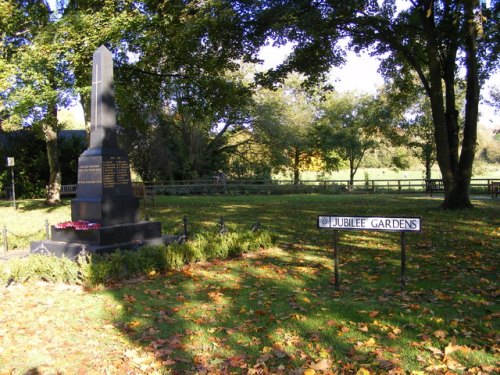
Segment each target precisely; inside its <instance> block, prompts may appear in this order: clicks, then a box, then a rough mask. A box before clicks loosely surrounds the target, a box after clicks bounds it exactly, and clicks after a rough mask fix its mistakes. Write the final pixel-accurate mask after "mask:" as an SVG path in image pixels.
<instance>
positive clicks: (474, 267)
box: [0, 197, 499, 374]
mask: <svg viewBox="0 0 500 375" xmlns="http://www.w3.org/2000/svg"><path fill="white" fill-rule="evenodd" d="M231 199H232V198H231ZM252 199H254V198H252ZM263 199H267V198H263ZM342 199H346V200H348V203H349V204H348V205H347V206H348V207H350V210H351V211H353V212H354V211H356V210H359V208H356V204H357V203H356V201H354V200H352V199H351V198H349V199H347V198H342ZM367 199H368V200H370V198H367ZM301 200H307V201H308V202H309V203H308V204H309V205H308V208H307V209H308V210H309V211H311V212H312V211H314V210H318V212H319V211H321V209H322V208H323V207H324V206H325V202H326V198H323V197H312V199H308V198H303V197H301ZM390 200H391V198H389V201H390ZM281 205H282V206H283V205H286V199H283V201H282V202H281ZM370 205H372V206H376V203H370ZM195 206H196V209H197V210H198V209H199V206H200V205H199V204H196V205H194V206H193V207H195ZM248 206H249V207H250V205H248ZM388 206H389V207H390V204H389V205H388ZM259 207H260V208H259V209H261V210H263V209H269V210H270V212H272V211H273V210H276V212H278V211H283V209H284V208H283V207H280V209H279V210H277V208H276V207H274V206H273V205H272V201H270V200H268V201H267V203H266V205H260V206H259ZM294 207H295V206H294ZM297 207H298V205H297ZM340 209H341V208H340ZM421 209H422V210H424V211H425V210H426V209H427V208H426V207H425V204H422V208H421ZM424 211H422V213H418V212H417V214H420V215H425V216H426V217H425V218H424V219H425V220H426V221H425V222H426V223H427V224H426V225H427V226H426V227H425V230H424V231H423V232H422V233H421V234H419V235H418V236H416V235H415V236H408V246H409V249H410V250H409V252H408V271H409V272H408V275H409V277H410V280H409V284H408V291H407V293H406V294H404V295H402V294H401V293H399V291H398V283H397V279H398V277H399V274H398V273H399V268H398V267H399V265H398V260H399V259H398V256H399V253H398V251H399V250H398V245H397V241H398V239H397V236H391V235H379V234H377V235H372V234H370V233H364V232H363V233H361V234H360V235H359V236H358V235H357V234H355V233H354V232H353V233H349V234H346V235H342V237H341V239H340V243H341V246H342V247H341V253H340V256H341V281H342V283H341V290H340V292H335V291H334V290H333V285H332V258H331V244H330V239H325V236H326V235H325V236H323V235H322V234H321V233H320V234H318V233H316V232H314V233H315V235H314V236H315V240H314V241H304V239H303V238H304V236H305V234H303V235H301V236H302V238H299V237H300V236H299V235H298V234H294V233H291V232H290V233H288V234H286V239H287V240H286V241H285V242H284V243H283V244H280V245H279V246H278V247H276V248H273V249H267V250H265V251H260V252H257V253H254V254H245V255H244V256H243V257H241V258H237V259H233V260H228V261H212V262H206V263H202V264H198V265H194V266H191V267H186V268H184V269H183V270H181V271H175V272H170V273H169V274H167V275H154V277H151V278H143V279H139V280H137V282H134V283H122V284H121V285H115V286H113V287H110V288H108V289H104V290H102V291H96V292H92V293H89V294H88V295H87V293H83V294H81V295H78V294H71V293H69V294H67V293H66V292H63V293H59V294H63V295H64V299H67V298H68V297H71V298H74V299H76V300H81V302H79V303H80V304H81V305H80V307H79V308H76V307H75V308H71V309H69V314H66V315H63V318H62V322H63V323H64V324H63V326H67V327H69V328H68V329H67V330H66V331H67V332H68V333H71V332H73V330H75V331H76V332H81V331H82V328H81V327H86V329H87V330H88V331H89V332H87V333H86V334H87V336H84V335H81V334H79V335H75V336H76V337H78V341H77V340H76V339H68V337H71V336H70V335H69V334H67V333H66V332H65V331H64V330H63V329H62V328H61V327H59V326H58V323H57V321H58V320H57V319H54V320H50V319H48V318H46V317H45V318H43V317H42V316H40V314H31V315H23V314H19V316H18V318H19V319H20V321H18V322H17V325H11V326H9V330H8V331H9V332H7V333H5V331H2V335H7V336H11V335H13V333H12V332H10V331H13V332H15V331H16V329H17V328H16V327H20V326H23V325H24V324H23V323H22V321H23V319H29V320H30V321H36V320H37V319H39V322H38V326H37V327H40V326H45V325H46V324H50V325H52V326H53V327H51V330H52V332H54V330H57V333H58V334H59V335H61V336H64V335H66V337H67V338H66V339H65V342H64V340H61V341H62V342H64V343H62V342H59V341H56V340H53V341H52V344H50V345H48V346H46V347H44V349H43V350H44V351H40V353H41V356H42V358H41V359H39V358H37V357H36V356H35V354H36V351H34V350H33V349H32V348H33V347H37V345H31V344H28V345H31V346H29V347H28V350H24V349H25V347H26V345H25V341H26V340H27V339H26V338H27V337H29V336H30V335H31V331H32V330H33V329H34V328H33V327H32V328H29V327H30V326H34V325H35V324H34V323H29V324H27V325H26V326H27V327H28V328H27V330H25V331H23V330H22V329H18V331H17V332H20V333H21V336H22V337H23V340H24V341H22V340H19V341H17V342H16V344H17V347H14V348H10V349H9V350H11V352H9V357H7V356H3V355H2V354H3V353H1V354H0V355H2V358H7V360H5V359H4V361H3V362H2V365H1V366H4V367H5V366H7V368H9V369H12V368H14V367H16V368H19V363H21V361H20V360H19V359H18V360H17V362H15V360H13V359H11V357H10V355H11V354H14V355H17V358H21V354H20V353H22V354H26V353H29V357H28V358H29V360H28V361H27V363H26V366H25V367H26V368H28V367H29V368H33V367H35V366H36V365H40V366H41V364H42V365H45V366H53V367H52V368H54V369H57V370H61V369H62V370H65V369H67V368H71V367H70V365H68V363H67V362H65V361H64V360H61V359H60V357H58V355H57V354H55V352H56V349H55V348H56V347H59V350H60V351H62V352H63V351H64V349H65V348H66V347H72V348H71V349H67V351H69V352H71V353H72V354H71V355H72V356H73V358H74V361H73V363H82V365H80V366H81V367H80V370H82V371H83V372H85V371H86V372H88V373H92V372H94V373H100V372H99V371H101V372H102V371H104V370H103V369H108V370H106V371H108V372H110V373H112V372H113V371H114V372H115V373H119V372H120V371H122V373H126V372H130V373H154V371H160V372H162V373H169V372H172V373H248V374H252V373H253V374H257V373H260V374H265V373H283V374H304V373H308V374H320V373H346V374H378V373H393V374H398V373H411V372H414V373H415V374H417V373H460V372H469V373H472V374H480V373H482V374H488V373H491V374H493V373H495V372H498V368H497V367H496V366H497V363H498V338H499V337H498V334H497V332H498V309H497V308H496V306H495V300H496V297H498V285H497V282H496V278H495V264H496V263H495V247H493V246H492V245H491V241H489V240H487V241H484V240H482V241H479V240H478V237H480V236H486V238H488V239H489V237H488V236H490V237H491V236H492V233H494V230H492V229H491V226H492V224H491V223H490V224H488V223H489V222H488V221H486V222H483V226H485V227H486V226H488V225H489V227H487V228H484V229H482V231H480V232H478V234H475V233H473V232H470V231H469V232H467V235H465V234H462V233H464V230H463V229H461V226H462V223H461V221H465V220H466V219H467V218H466V217H465V216H468V215H469V216H471V215H475V214H474V212H472V213H470V214H467V215H465V214H464V218H459V219H458V220H455V218H454V217H453V216H452V215H450V214H449V213H446V212H445V213H443V212H441V211H440V212H437V211H436V212H435V211H429V212H430V213H429V214H427V213H425V212H424ZM339 212H341V211H339ZM254 217H255V215H254ZM304 217H305V216H301V215H298V217H297V218H290V219H288V220H289V221H294V220H295V221H297V222H293V223H292V222H287V225H286V227H285V228H288V227H290V228H294V227H297V226H301V227H303V228H306V227H307V225H305V224H304V223H303V221H304ZM492 217H493V216H492ZM441 221H443V222H441ZM490 221H491V220H490ZM445 226H447V227H446V230H441V229H440V228H444V227H445ZM304 233H306V231H304ZM311 233H312V232H311ZM393 237H396V238H393ZM452 237H455V238H452ZM311 238H312V237H311ZM483 242H484V244H485V247H484V249H483V248H481V246H482V245H481V244H482V243H483ZM27 288H28V287H27ZM29 288H31V286H30V287H29ZM43 293H44V292H43V291H38V293H35V294H37V297H36V298H31V300H30V298H28V296H26V300H27V301H29V302H26V301H16V302H15V303H17V304H19V305H20V306H14V305H15V304H14V305H13V306H12V307H13V308H17V311H22V310H24V309H26V306H28V307H30V306H31V305H33V306H35V307H36V306H38V300H37V299H38V298H40V296H43ZM49 294H50V293H49ZM2 297H3V295H2ZM9 298H12V295H10V296H9ZM43 298H44V297H43ZM43 298H42V300H43V301H45V299H43ZM57 298H61V297H60V296H58V295H57V293H56V294H54V295H53V299H52V302H50V301H49V302H44V304H45V305H43V304H42V305H43V307H44V308H46V309H49V310H50V311H51V312H52V313H53V314H55V316H58V315H57V314H59V312H58V311H59V309H61V310H62V311H65V310H64V308H63V307H62V305H60V304H59V303H56V302H57ZM33 306H31V308H32V309H34V307H33ZM82 306H83V308H82ZM2 314H4V315H5V313H4V312H2ZM61 314H62V313H61ZM79 314H80V315H79ZM4 315H1V316H2V318H3V317H4ZM67 315H68V316H71V315H73V320H75V321H76V322H77V323H78V324H76V325H77V326H78V327H79V330H78V329H77V327H75V328H71V327H72V326H71V323H72V322H71V319H69V321H68V319H66V316H67ZM9 317H10V318H14V319H16V317H14V316H9ZM65 319H66V320H67V321H66V322H65V321H64V320H65ZM0 321H1V322H2V327H1V328H0V329H4V327H3V319H2V320H0ZM96 322H98V323H96ZM33 339H34V341H36V337H34V338H33ZM10 340H12V339H10ZM3 341H4V340H3V336H2V343H3ZM39 341H42V340H41V339H38V342H39ZM49 341H50V340H49ZM75 341H77V343H78V345H79V346H77V345H75ZM87 341H88V342H87ZM101 343H104V345H102V348H101V349H100V351H99V353H98V354H95V353H94V352H95V351H96V347H97V346H98V345H100V344H101ZM2 345H3V344H2ZM73 346H74V347H76V348H77V349H75V348H73ZM80 347H84V348H87V350H83V351H82V350H80V349H79V348H80ZM89 348H91V349H89ZM16 351H18V353H17V354H16ZM4 352H5V349H4ZM82 361H83V362H82ZM13 363H14V365H12V364H13ZM28 363H29V365H28ZM5 364H6V365H5ZM30 366H31V367H30ZM73 366H74V365H73ZM2 368H3V367H2ZM72 370H74V368H73V369H72ZM69 372H70V373H74V372H76V371H69Z"/></svg>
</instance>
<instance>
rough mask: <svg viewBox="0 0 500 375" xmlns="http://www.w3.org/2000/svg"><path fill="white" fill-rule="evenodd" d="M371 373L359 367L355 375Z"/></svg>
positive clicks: (368, 374)
mask: <svg viewBox="0 0 500 375" xmlns="http://www.w3.org/2000/svg"><path fill="white" fill-rule="evenodd" d="M370 374H371V372H370V371H368V370H367V369H365V368H364V367H361V368H360V369H359V370H358V371H357V372H356V375H370Z"/></svg>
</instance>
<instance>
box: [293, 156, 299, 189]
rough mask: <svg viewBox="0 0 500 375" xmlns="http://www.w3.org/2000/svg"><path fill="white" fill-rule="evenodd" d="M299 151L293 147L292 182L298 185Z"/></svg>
mask: <svg viewBox="0 0 500 375" xmlns="http://www.w3.org/2000/svg"><path fill="white" fill-rule="evenodd" d="M299 164H300V152H299V150H298V149H297V148H295V149H294V155H293V184H294V185H298V184H299V182H300V170H299Z"/></svg>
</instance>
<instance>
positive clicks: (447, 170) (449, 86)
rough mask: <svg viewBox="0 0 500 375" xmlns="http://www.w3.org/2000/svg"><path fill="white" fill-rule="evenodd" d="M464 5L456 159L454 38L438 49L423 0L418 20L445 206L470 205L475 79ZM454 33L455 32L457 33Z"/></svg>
mask: <svg viewBox="0 0 500 375" xmlns="http://www.w3.org/2000/svg"><path fill="white" fill-rule="evenodd" d="M464 4H466V5H465V13H466V17H465V23H464V25H459V26H457V27H465V28H466V29H467V41H466V63H465V65H466V82H467V83H466V105H465V121H464V132H463V141H462V151H461V155H460V158H459V157H458V153H459V132H458V111H457V110H456V99H455V92H454V85H455V61H456V53H457V52H456V51H457V49H456V41H455V40H454V39H452V40H451V41H448V44H449V45H447V46H446V47H447V49H446V50H444V51H443V50H441V49H440V47H439V46H438V43H437V40H436V32H435V24H434V12H429V13H428V11H430V9H431V8H432V2H426V6H427V7H428V9H422V20H423V25H424V28H425V32H426V39H427V40H426V42H427V56H428V58H429V66H428V67H429V73H430V89H429V91H428V94H429V97H430V100H431V108H432V117H433V122H434V130H435V132H434V138H435V142H436V152H437V161H438V165H439V168H440V170H441V174H442V176H443V185H444V190H445V197H444V202H443V204H442V207H443V208H446V209H461V208H469V207H472V205H471V202H470V198H469V187H470V179H471V176H472V164H473V161H474V154H475V143H476V132H477V119H478V104H479V79H478V63H477V56H476V52H477V45H476V31H475V22H474V11H473V5H472V4H469V2H468V1H465V2H464ZM428 14H431V16H427V15H428ZM456 34H457V35H458V32H457V33H456ZM443 80H444V86H445V91H444V92H443V87H442V85H443ZM445 108H446V109H445Z"/></svg>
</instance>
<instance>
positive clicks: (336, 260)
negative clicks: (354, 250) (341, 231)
mask: <svg viewBox="0 0 500 375" xmlns="http://www.w3.org/2000/svg"><path fill="white" fill-rule="evenodd" d="M333 274H334V282H335V290H336V291H338V290H339V289H340V279H339V251H338V231H336V230H334V231H333Z"/></svg>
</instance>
